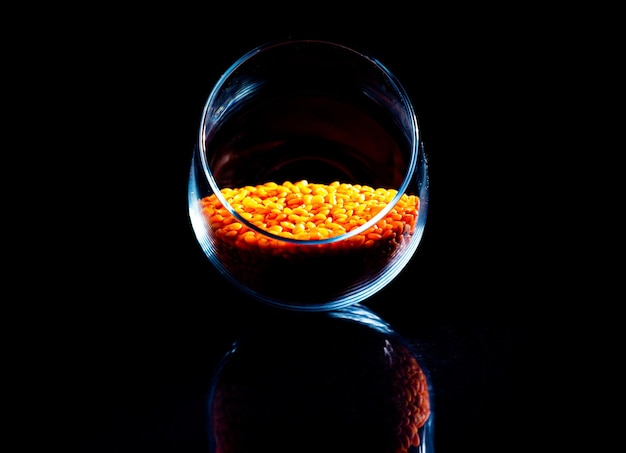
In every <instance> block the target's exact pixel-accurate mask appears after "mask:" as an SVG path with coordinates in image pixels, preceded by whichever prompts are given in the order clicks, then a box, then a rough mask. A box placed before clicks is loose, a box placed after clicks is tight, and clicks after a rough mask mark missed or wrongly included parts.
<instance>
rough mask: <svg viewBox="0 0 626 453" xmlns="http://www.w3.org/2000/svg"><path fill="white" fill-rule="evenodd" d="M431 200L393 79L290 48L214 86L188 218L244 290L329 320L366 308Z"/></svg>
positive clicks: (411, 245)
mask: <svg viewBox="0 0 626 453" xmlns="http://www.w3.org/2000/svg"><path fill="white" fill-rule="evenodd" d="M428 190H429V185H428V167H427V161H426V155H425V153H424V149H423V146H422V142H421V140H420V134H419V127H418V121H417V118H416V116H415V113H414V109H413V106H412V104H411V101H410V99H409V97H408V95H407V93H406V91H405V89H404V88H403V87H402V85H401V84H400V82H399V81H398V80H397V79H396V77H395V76H394V75H393V74H392V73H391V72H390V71H389V70H388V69H387V68H386V67H385V66H384V65H383V64H382V63H380V62H379V61H378V60H376V59H375V58H373V57H370V56H368V55H365V54H363V53H361V52H358V51H356V50H353V49H350V48H348V47H345V46H343V45H340V44H336V43H332V42H325V41H316V40H292V41H284V42H277V43H269V44H265V45H263V46H261V47H259V48H256V49H253V50H251V51H250V52H248V53H246V54H245V55H243V56H242V57H240V58H239V59H238V60H237V61H235V62H234V63H233V64H232V65H231V66H230V67H229V68H228V69H227V70H226V72H224V74H223V75H222V76H221V77H220V79H219V80H218V81H217V83H216V84H215V85H214V87H213V89H212V91H211V93H210V95H209V98H208V100H207V102H206V104H205V107H204V109H203V112H202V116H201V121H200V127H199V134H198V143H197V146H196V149H195V150H194V153H193V157H192V160H191V171H190V178H189V215H190V219H191V224H192V227H193V230H194V232H195V235H196V238H197V240H198V242H199V244H200V246H201V248H202V250H203V251H204V253H205V254H206V256H207V257H208V259H209V260H210V262H211V263H212V264H213V265H214V266H215V267H216V268H217V269H218V270H219V272H220V273H221V274H222V275H223V276H224V277H225V278H226V279H227V280H229V281H230V282H231V283H232V284H233V286H234V287H236V288H237V289H238V290H241V291H243V292H245V293H247V294H248V295H250V296H252V297H253V298H255V299H257V300H260V301H263V302H266V303H269V304H271V305H275V306H279V307H283V308H288V309H295V310H312V311H319V310H330V309H337V308H341V307H345V306H349V305H353V304H355V303H358V302H361V301H363V300H365V299H367V298H369V297H371V296H372V295H373V294H374V293H376V292H377V291H379V290H380V289H381V288H383V287H384V286H385V285H387V284H388V283H390V282H391V281H392V280H393V279H394V278H395V277H396V276H397V275H398V273H399V272H400V271H402V269H403V268H404V267H405V266H406V264H407V263H408V261H409V260H410V259H412V257H413V255H414V254H415V252H416V250H417V248H418V245H419V243H420V241H421V239H422V235H423V230H424V226H425V222H426V213H427V207H428ZM417 278H419V276H417Z"/></svg>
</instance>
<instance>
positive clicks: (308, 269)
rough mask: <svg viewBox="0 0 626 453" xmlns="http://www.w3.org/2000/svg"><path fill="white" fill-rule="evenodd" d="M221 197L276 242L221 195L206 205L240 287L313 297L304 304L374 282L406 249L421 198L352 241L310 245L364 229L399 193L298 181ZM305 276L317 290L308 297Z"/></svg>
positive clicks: (403, 201)
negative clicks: (304, 281) (255, 228)
mask: <svg viewBox="0 0 626 453" xmlns="http://www.w3.org/2000/svg"><path fill="white" fill-rule="evenodd" d="M221 194H222V195H223V197H224V198H225V199H226V201H227V202H228V203H229V204H230V205H231V206H232V207H233V209H234V210H235V211H236V212H237V213H238V214H239V215H240V216H241V217H242V218H244V219H245V220H247V221H248V222H250V223H251V224H252V225H254V226H256V227H257V228H259V229H261V230H265V231H267V232H268V233H271V235H267V236H266V235H263V234H261V233H259V232H258V231H256V230H254V229H253V228H250V227H249V226H246V225H245V224H243V223H242V222H240V221H239V220H237V219H236V218H235V217H234V216H233V215H232V214H231V213H230V212H229V211H228V210H227V209H226V208H225V207H224V206H223V205H222V203H221V202H220V200H219V199H218V198H217V196H216V195H215V194H212V195H210V196H207V197H205V198H203V199H202V200H201V206H202V213H203V215H204V218H205V220H206V223H207V224H208V225H209V226H210V228H211V230H212V232H213V233H212V234H211V235H210V236H211V237H212V242H213V247H214V251H215V253H216V254H217V255H219V259H220V262H221V263H222V264H223V265H224V267H225V268H226V269H227V270H228V271H229V272H230V273H231V274H233V276H234V277H235V279H236V280H237V281H239V282H241V283H243V284H244V285H247V286H250V287H251V288H252V289H254V290H256V291H260V292H264V293H268V292H270V293H275V295H276V296H279V293H280V295H282V296H285V297H289V298H290V299H293V298H294V297H295V296H294V291H297V290H299V293H300V294H301V293H303V292H305V293H307V295H306V296H305V295H303V294H301V297H306V298H308V299H309V302H308V303H311V302H314V301H321V300H323V299H328V298H332V297H334V296H335V295H336V293H337V292H342V291H345V289H346V288H347V287H353V286H355V285H359V284H361V283H362V282H364V281H366V280H367V279H372V278H375V276H376V275H377V274H378V273H380V272H381V271H382V270H383V269H384V268H385V266H386V264H387V263H388V262H389V260H390V259H392V258H393V257H394V256H395V255H396V254H397V253H398V252H399V251H400V250H401V249H402V248H403V247H404V245H406V243H408V239H409V238H410V237H411V235H412V234H413V232H414V230H415V225H416V222H417V217H418V211H419V201H420V200H419V197H418V196H416V195H408V194H403V195H402V196H401V197H400V199H399V201H398V202H397V203H396V205H395V206H393V208H391V209H390V210H389V212H387V214H386V215H385V216H384V217H383V218H381V219H380V220H379V221H377V222H376V223H375V224H374V225H372V226H370V227H369V228H367V229H366V230H365V231H362V232H361V233H359V234H357V235H354V236H352V237H349V238H348V239H347V240H339V241H335V242H324V243H315V244H309V245H307V244H306V241H309V240H324V239H328V238H333V237H337V236H341V235H343V234H346V233H348V232H350V231H352V230H354V229H355V228H358V227H361V226H362V225H364V224H365V223H367V222H368V221H370V220H371V219H372V218H374V217H375V216H376V215H377V214H378V213H380V211H381V210H382V209H384V208H385V207H386V206H387V205H388V204H389V203H390V202H391V201H392V200H393V199H394V197H395V196H396V194H397V191H396V190H395V189H385V188H373V187H370V186H367V185H359V184H348V183H342V182H339V181H335V182H332V183H330V184H321V183H311V182H308V181H306V180H300V181H297V182H293V183H292V182H290V181H285V182H283V183H282V184H277V183H276V182H267V183H265V184H260V185H257V186H244V187H240V188H224V189H222V190H221ZM281 238H289V239H295V240H299V241H303V242H297V243H294V242H288V241H282V240H281ZM328 258H332V259H328ZM319 275H324V276H325V277H324V279H323V282H324V285H317V286H316V285H314V284H313V283H315V281H319V280H314V278H315V279H319ZM277 276H280V279H281V280H280V283H279V284H277V283H276V278H277ZM303 276H305V278H307V279H309V283H312V285H309V287H310V286H315V289H314V290H310V288H309V287H307V289H306V291H303V290H302V285H301V280H302V278H303ZM296 282H297V283H296ZM297 285H300V286H297ZM294 303H295V302H294Z"/></svg>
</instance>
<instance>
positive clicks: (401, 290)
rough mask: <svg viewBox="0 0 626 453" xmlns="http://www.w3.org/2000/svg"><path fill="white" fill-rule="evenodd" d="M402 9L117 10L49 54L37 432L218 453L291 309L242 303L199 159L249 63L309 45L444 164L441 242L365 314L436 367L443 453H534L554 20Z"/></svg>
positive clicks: (436, 216) (437, 196) (80, 27)
mask: <svg viewBox="0 0 626 453" xmlns="http://www.w3.org/2000/svg"><path fill="white" fill-rule="evenodd" d="M383 6H384V10H383V11H379V10H372V11H363V10H358V11H352V12H351V14H346V13H343V14H339V13H338V12H337V11H335V7H333V6H332V5H322V4H306V5H301V6H293V7H290V8H288V9H286V10H276V11H274V10H270V9H266V8H265V7H261V6H258V7H255V8H252V9H251V8H250V7H248V6H246V7H244V6H243V5H239V6H238V5H230V6H229V5H225V6H222V7H221V8H217V9H215V8H213V7H194V8H189V10H185V9H184V8H182V7H177V8H174V9H173V8H171V7H162V9H154V8H155V7H154V6H151V7H150V8H151V10H150V11H146V10H136V11H133V12H130V11H126V10H102V11H99V12H98V11H94V12H93V13H89V14H87V13H84V17H82V20H76V21H72V23H71V24H70V25H68V26H65V25H63V26H61V25H59V26H58V27H54V26H52V30H51V32H50V35H49V37H50V40H43V41H41V42H40V43H39V46H38V48H37V49H36V55H40V56H41V58H38V59H37V64H36V67H37V68H38V69H39V73H40V74H41V73H44V74H46V77H45V78H42V79H44V82H45V83H44V90H43V91H44V93H43V94H44V96H42V98H41V99H40V102H33V103H31V104H30V110H29V112H28V114H29V115H30V116H31V117H34V118H40V117H49V118H50V120H49V121H45V123H46V124H47V125H49V126H50V128H49V130H47V129H46V130H45V132H40V134H39V136H38V141H37V144H38V146H37V147H36V157H37V159H38V161H39V162H40V163H41V164H42V165H40V170H41V174H42V176H41V177H40V178H39V179H38V183H37V184H36V186H37V187H35V190H36V191H37V192H38V194H37V196H38V197H39V198H40V199H41V202H40V205H39V206H41V208H38V209H37V215H36V216H35V217H36V218H38V223H37V224H36V225H35V228H40V227H41V225H42V224H44V225H46V227H45V231H46V237H48V238H51V239H53V240H49V241H45V243H41V244H40V245H39V247H41V248H40V249H39V252H40V255H43V256H42V257H40V258H38V260H37V262H38V263H40V264H41V268H42V269H45V271H44V272H42V273H41V278H40V279H39V282H36V283H35V284H34V285H26V287H25V288H23V289H22V290H23V292H24V294H26V295H28V294H31V292H32V294H35V293H37V294H41V291H44V292H45V294H47V295H50V302H49V303H45V304H44V305H43V306H42V307H38V309H37V313H38V317H37V319H38V321H41V325H42V327H45V330H43V331H45V332H46V335H44V336H43V338H41V340H38V352H39V353H41V360H38V361H37V365H36V368H37V370H38V371H37V372H36V373H35V376H36V379H35V384H34V385H35V386H36V387H37V388H38V392H40V393H41V395H42V399H41V401H42V403H41V406H40V410H38V411H35V412H36V414H37V417H36V421H35V422H33V425H34V429H35V430H37V429H39V428H38V427H41V425H44V426H46V427H48V426H51V425H54V426H55V429H54V430H53V432H52V433H51V434H50V435H49V436H48V435H47V437H46V438H47V439H48V442H49V444H50V446H51V448H52V447H54V449H55V451H64V452H70V451H77V452H81V453H88V452H89V453H96V452H107V453H109V452H110V453H114V452H115V453H125V452H177V453H182V452H207V451H208V450H207V449H208V445H207V440H206V436H207V433H206V410H205V405H206V395H207V391H208V386H209V382H210V379H211V377H212V375H213V373H214V371H215V367H216V364H217V362H218V360H219V359H220V358H221V357H222V356H223V354H224V353H225V352H226V351H227V350H228V348H229V346H230V344H231V343H232V341H233V340H235V339H236V338H238V336H239V335H240V334H241V333H242V332H244V331H245V330H246V329H247V328H248V327H249V326H252V325H255V323H258V322H262V319H263V316H268V315H269V316H271V315H272V309H269V308H267V307H261V306H259V304H258V303H256V302H254V301H250V300H247V299H246V298H245V297H243V296H242V295H241V294H239V293H237V292H236V291H233V289H232V288H231V287H229V286H228V284H227V283H226V282H224V281H222V279H221V278H220V277H219V276H218V274H217V273H216V271H215V270H214V269H213V268H212V266H211V265H210V263H209V262H208V260H207V259H206V258H205V256H204V255H203V254H202V251H201V250H200V248H199V246H198V244H197V243H196V241H195V237H194V235H193V232H192V230H191V227H190V224H189V220H188V215H187V177H188V173H189V164H190V158H191V153H192V150H193V147H194V144H195V142H196V135H197V130H198V126H199V121H200V115H201V112H202V108H203V105H204V103H205V101H206V98H207V97H208V95H209V92H210V90H211V88H212V86H213V85H214V83H215V82H216V81H217V79H218V78H219V76H220V75H221V74H222V73H223V72H224V71H225V70H226V69H227V68H228V66H229V65H230V64H231V63H233V62H234V61H235V60H236V59H237V58H239V57H240V56H241V55H242V54H243V53H245V52H246V51H248V50H250V49H251V48H253V47H256V46H257V45H260V44H263V43H265V42H267V41H270V40H274V39H290V38H319V39H327V40H332V41H336V42H339V43H342V44H346V45H348V46H351V47H353V48H355V49H357V50H360V51H363V52H365V53H369V54H370V55H372V56H374V57H376V58H377V59H379V60H380V61H381V62H382V63H383V64H385V65H386V66H387V67H388V68H389V69H390V70H391V72H393V73H394V74H395V75H396V76H397V77H398V79H399V80H400V81H401V83H402V84H403V85H404V86H405V88H406V89H407V91H408V93H409V96H410V97H411V99H412V100H413V103H414V107H415V110H416V113H417V116H418V120H419V123H420V127H421V133H422V139H423V142H424V145H425V149H426V153H427V156H428V158H429V162H430V181H431V194H430V208H429V213H428V221H427V226H426V231H425V234H424V238H423V242H422V244H421V245H420V248H419V249H418V251H417V253H416V254H415V256H414V258H413V260H412V261H411V263H410V264H409V265H408V266H407V267H406V269H405V270H404V271H403V272H402V273H401V274H400V275H399V276H398V277H397V278H396V280H394V282H392V284H390V285H389V286H388V287H386V288H385V289H383V290H382V291H381V292H380V293H379V294H377V295H376V296H374V297H372V298H371V299H370V300H368V301H367V302H365V303H364V304H365V305H366V306H368V307H369V308H371V309H372V310H373V311H374V312H375V313H377V314H378V315H379V316H380V317H381V318H382V319H384V320H385V321H387V322H388V323H389V324H390V325H391V326H392V327H393V328H394V329H395V330H396V331H397V332H399V333H400V334H401V335H403V336H405V337H407V338H410V339H411V340H412V341H415V342H418V343H419V344H421V345H422V346H423V348H424V349H425V351H426V357H427V366H428V368H429V369H430V372H431V376H432V384H433V388H434V397H435V401H436V411H435V414H434V416H435V419H434V420H435V449H436V451H437V452H438V453H452V452H461V451H482V452H488V451H494V452H495V451H498V452H505V451H514V450H516V449H517V448H518V447H521V446H523V445H524V444H525V443H526V442H527V441H528V438H527V437H525V436H527V433H526V434H524V431H525V429H526V428H527V425H528V423H529V422H528V420H527V419H525V417H526V416H527V414H529V413H531V412H533V411H532V410H531V409H530V408H529V406H531V405H532V403H531V402H530V401H529V400H528V399H525V397H526V396H527V395H526V394H525V392H524V390H523V388H524V386H523V385H522V386H520V385H519V384H516V386H515V387H514V386H513V383H514V382H516V383H517V382H519V379H520V378H521V379H522V381H523V380H524V379H530V378H529V377H528V375H527V374H525V372H526V371H527V364H526V363H525V362H524V360H523V359H525V358H527V353H525V352H524V350H525V343H524V341H525V340H526V337H525V336H524V335H522V334H521V333H522V332H527V331H528V324H529V323H534V322H535V321H536V319H535V315H534V314H533V313H536V310H537V309H538V308H539V306H540V303H539V302H538V301H536V300H535V299H534V298H529V297H528V296H529V295H532V294H533V292H534V290H533V289H531V288H530V284H529V282H531V281H532V282H537V281H538V280H542V279H547V278H548V277H547V275H546V271H544V270H541V269H540V268H537V267H535V268H533V269H529V268H528V267H526V266H524V264H523V263H524V262H525V258H524V257H525V256H526V255H527V254H528V253H529V248H530V247H532V245H533V244H532V241H531V236H530V235H529V234H528V232H529V231H531V230H532V225H531V224H529V222H528V218H527V217H526V216H525V213H526V212H527V210H528V209H529V204H530V203H532V198H533V193H532V191H531V193H530V196H529V193H528V191H526V192H524V193H523V192H522V186H523V184H522V180H526V178H528V177H530V178H533V177H535V176H534V175H533V174H532V171H530V170H529V168H528V166H527V165H525V164H526V163H527V159H528V158H527V157H525V156H526V154H525V150H526V149H527V147H528V142H529V141H532V140H533V138H532V134H530V135H531V136H530V137H529V130H530V131H532V130H533V129H536V128H537V126H538V125H537V124H536V123H533V120H534V117H533V116H530V117H529V111H530V112H532V111H533V109H534V108H535V107H534V105H533V100H534V99H535V97H536V93H535V88H536V86H535V84H536V79H537V77H538V75H537V71H538V69H537V68H540V67H542V65H543V64H544V63H545V62H546V61H547V57H546V56H545V53H540V54H539V53H536V52H535V47H536V46H537V44H535V43H536V38H537V34H538V33H541V21H538V22H532V23H531V24H529V23H528V22H527V21H525V20H523V19H524V17H520V16H519V15H516V14H515V13H514V12H512V11H507V12H504V11H501V12H498V11H496V12H495V16H494V15H493V12H490V11H488V9H487V8H484V9H481V8H479V7H476V6H472V7H469V6H461V7H458V6H455V7H454V9H448V7H446V6H445V5H442V6H440V7H437V8H435V7H429V8H425V7H422V6H420V5H419V4H417V5H416V7H415V8H414V9H413V8H412V9H410V10H409V9H408V8H407V7H406V6H398V5H393V4H389V5H383ZM361 8H363V7H361ZM296 10H297V12H296ZM96 17H98V18H99V20H98V21H96V20H95V18H96ZM96 23H97V25H95V24H96ZM538 27H539V28H538ZM529 173H530V175H529ZM38 234H40V233H38ZM42 251H43V252H42ZM546 259H547V260H549V258H546ZM37 297H38V298H40V296H37ZM539 329H540V328H539ZM535 332H537V331H535ZM321 334H323V332H321ZM287 341H288V340H287ZM520 387H521V388H522V389H520ZM44 401H45V403H44ZM520 419H522V420H523V423H522V422H520ZM520 430H521V432H520ZM57 447H58V448H57ZM259 448H260V450H259V451H271V450H269V449H264V448H265V446H260V447H259ZM468 448H469V449H468Z"/></svg>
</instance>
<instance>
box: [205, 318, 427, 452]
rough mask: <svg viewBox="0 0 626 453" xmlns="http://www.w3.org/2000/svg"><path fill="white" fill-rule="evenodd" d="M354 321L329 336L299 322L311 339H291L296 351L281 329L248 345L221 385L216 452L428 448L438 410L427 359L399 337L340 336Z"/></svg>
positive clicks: (214, 415) (216, 399) (233, 358)
mask: <svg viewBox="0 0 626 453" xmlns="http://www.w3.org/2000/svg"><path fill="white" fill-rule="evenodd" d="M349 327H350V326H349V325H342V326H330V325H327V324H324V330H325V334H326V335H327V336H325V337H324V338H316V337H315V335H314V334H313V332H312V331H310V330H307V328H306V327H303V326H299V328H302V329H303V332H302V333H301V335H302V338H301V337H298V336H297V335H298V334H294V335H295V336H296V338H295V339H293V338H292V335H288V336H287V337H285V338H291V339H292V341H293V342H294V344H295V345H296V347H295V348H294V350H293V351H292V350H291V349H281V348H280V345H281V344H282V341H281V338H283V337H280V336H279V337H275V336H273V335H279V334H276V333H269V334H268V336H269V337H270V338H271V340H270V341H267V340H266V339H264V338H262V337H261V338H260V337H255V338H254V339H253V341H250V342H248V343H247V344H246V343H242V344H240V345H239V347H238V348H236V349H235V350H234V351H235V352H234V354H232V353H231V355H230V357H229V360H228V361H226V362H225V365H223V367H222V368H221V370H220V373H219V375H218V379H216V381H215V387H214V393H213V395H212V399H211V404H210V406H209V407H210V414H211V417H210V427H211V435H212V437H213V439H212V440H213V442H214V449H213V450H211V451H214V452H215V453H242V452H248V451H256V450H255V449H258V451H273V452H276V453H284V452H287V451H289V452H294V451H298V452H307V453H308V452H313V451H314V452H316V453H322V452H328V453H331V452H332V453H335V452H339V451H341V452H344V451H346V452H352V451H354V452H363V453H408V452H409V451H411V449H412V448H414V447H415V448H417V447H419V445H420V444H421V443H422V439H421V437H420V436H421V435H422V428H423V426H424V425H425V424H426V422H427V421H428V419H429V417H430V415H431V405H430V397H429V388H428V381H427V376H426V374H425V372H424V371H423V369H422V368H421V366H420V363H419V361H418V360H417V358H416V357H415V356H414V355H413V353H412V352H411V351H410V350H409V348H407V347H406V345H405V344H404V342H403V341H397V339H396V338H394V337H393V336H390V337H386V338H384V337H379V336H374V335H371V332H364V334H360V333H359V332H358V331H354V330H348V331H349V334H348V335H345V334H341V333H340V330H339V329H341V328H344V330H343V332H345V329H346V328H349ZM335 328H336V329H337V330H334V329H335ZM350 334H353V335H350ZM305 336H307V337H306V338H305ZM339 338H341V340H339ZM310 436H313V438H311V437H310ZM270 445H271V446H272V448H271V449H270V448H268V447H269V446H270Z"/></svg>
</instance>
